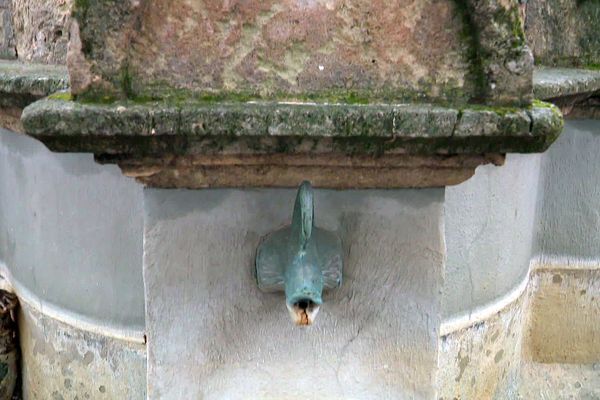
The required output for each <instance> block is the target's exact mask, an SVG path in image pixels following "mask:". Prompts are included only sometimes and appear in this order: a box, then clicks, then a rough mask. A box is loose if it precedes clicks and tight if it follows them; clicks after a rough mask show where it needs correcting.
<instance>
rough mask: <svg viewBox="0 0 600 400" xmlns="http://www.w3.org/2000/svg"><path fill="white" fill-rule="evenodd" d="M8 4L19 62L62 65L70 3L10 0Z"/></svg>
mask: <svg viewBox="0 0 600 400" xmlns="http://www.w3.org/2000/svg"><path fill="white" fill-rule="evenodd" d="M5 1H6V0H5ZM11 2H12V9H13V16H12V26H13V28H14V44H15V45H16V54H17V55H18V58H19V60H21V61H28V62H37V63H45V64H64V63H65V62H66V60H67V47H68V43H69V24H70V13H71V6H72V3H73V1H72V0H11ZM0 4H1V3H0Z"/></svg>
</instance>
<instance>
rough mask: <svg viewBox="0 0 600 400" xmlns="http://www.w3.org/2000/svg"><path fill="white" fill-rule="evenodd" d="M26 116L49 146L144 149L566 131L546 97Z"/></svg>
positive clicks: (243, 150)
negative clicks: (462, 105)
mask: <svg viewBox="0 0 600 400" xmlns="http://www.w3.org/2000/svg"><path fill="white" fill-rule="evenodd" d="M22 121H23V126H24V129H25V132H26V133H27V134H29V135H31V136H33V137H36V138H39V139H40V140H42V141H43V142H44V143H46V144H47V145H48V146H49V147H50V148H51V149H52V150H56V151H88V152H93V153H95V154H97V155H99V154H100V155H101V154H112V155H114V154H120V153H127V154H130V155H138V156H151V155H163V154H164V153H165V152H169V153H173V154H177V155H190V154H273V153H287V154H294V153H307V152H310V153H311V154H326V153H331V152H341V153H343V154H348V155H361V154H362V155H365V154H367V155H382V154H424V155H432V154H444V155H445V154H482V153H506V152H540V151H544V150H545V149H546V148H547V147H548V146H549V145H550V143H552V141H553V140H554V139H555V138H556V137H557V136H558V134H559V133H560V131H561V129H562V118H561V115H560V113H559V111H558V109H557V108H555V107H554V106H551V105H549V104H545V103H540V104H538V105H536V106H533V107H530V108H527V109H507V108H496V109H491V108H484V107H479V106H477V107H476V106H474V107H472V108H466V109H454V108H445V107H440V106H433V105H426V104H423V105H416V104H412V105H402V104H399V105H388V104H374V105H348V104H315V103H257V102H248V103H212V104H211V103H190V104H183V105H173V104H165V103H147V104H134V103H115V104H109V105H106V104H85V103H78V102H73V101H66V100H58V99H45V100H41V101H38V102H36V103H34V104H32V105H30V106H28V107H27V108H26V109H25V110H24V112H23V116H22ZM136 144H137V146H136ZM132 146H133V147H132Z"/></svg>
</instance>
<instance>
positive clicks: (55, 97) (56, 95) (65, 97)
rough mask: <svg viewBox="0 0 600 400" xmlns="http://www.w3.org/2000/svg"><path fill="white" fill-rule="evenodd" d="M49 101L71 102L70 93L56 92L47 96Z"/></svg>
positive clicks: (71, 96)
mask: <svg viewBox="0 0 600 400" xmlns="http://www.w3.org/2000/svg"><path fill="white" fill-rule="evenodd" d="M48 99H50V100H61V101H73V95H72V94H71V92H56V93H52V94H51V95H50V96H48Z"/></svg>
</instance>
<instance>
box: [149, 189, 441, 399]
mask: <svg viewBox="0 0 600 400" xmlns="http://www.w3.org/2000/svg"><path fill="white" fill-rule="evenodd" d="M294 195H295V191H293V190H275V189H272V190H249V189H247V190H199V191H175V190H150V189H148V190H145V191H144V198H145V210H146V224H145V241H144V279H145V287H146V301H147V306H146V307H147V318H146V321H147V330H148V396H149V399H162V400H166V399H199V398H201V399H204V400H210V399H230V400H234V399H249V398H260V399H278V400H284V399H307V398H308V399H316V398H323V399H432V398H434V396H435V389H434V387H435V382H434V377H435V370H436V364H437V340H438V335H439V324H440V304H439V302H440V297H441V290H442V281H443V268H444V258H445V257H444V254H445V246H444V232H443V200H444V191H443V190H442V189H431V190H396V191H342V192H336V191H317V192H316V199H315V207H316V210H315V211H316V222H317V225H319V226H322V227H324V228H327V229H331V230H335V231H337V232H338V234H339V235H340V236H341V239H342V242H343V246H344V251H345V254H344V261H345V271H344V283H343V285H342V287H341V288H340V289H338V290H336V291H335V292H332V293H329V294H327V295H325V296H324V301H325V303H324V305H323V307H322V310H321V311H320V313H319V316H318V318H317V320H316V325H315V326H312V327H310V328H308V329H305V328H304V329H303V328H300V327H296V326H294V325H292V323H291V321H290V318H289V316H288V313H287V310H286V308H285V305H284V296H283V294H282V293H281V294H265V293H262V292H260V291H259V290H258V288H257V285H256V281H255V277H254V276H253V268H254V266H253V263H254V257H255V251H256V247H257V246H258V244H259V241H260V239H261V237H262V236H264V235H265V234H267V233H268V232H271V231H273V230H275V229H277V228H279V227H281V226H283V225H284V224H286V223H289V220H290V217H291V211H292V204H293V200H294Z"/></svg>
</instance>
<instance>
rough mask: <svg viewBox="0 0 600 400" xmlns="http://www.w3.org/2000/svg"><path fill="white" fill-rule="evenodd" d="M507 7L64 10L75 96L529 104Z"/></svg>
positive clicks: (349, 4) (287, 3)
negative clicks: (181, 94) (179, 93)
mask: <svg viewBox="0 0 600 400" xmlns="http://www.w3.org/2000/svg"><path fill="white" fill-rule="evenodd" d="M518 10H519V9H518V4H517V3H516V1H513V0H485V1H478V0H477V1H476V0H455V1H451V0H446V1H434V0H418V1H417V0H394V1H375V2H372V1H364V0H352V1H341V0H311V1H292V0H268V1H256V0H252V1H226V2H222V1H217V0H207V1H204V2H202V3H198V2H194V1H190V0H176V1H171V0H154V1H149V0H138V1H123V2H105V1H81V2H76V3H75V8H74V12H73V16H74V19H75V21H76V23H74V24H73V25H72V29H71V38H72V40H71V46H70V49H69V57H68V59H69V70H70V73H71V78H72V82H73V92H74V94H76V95H79V96H87V97H98V96H100V97H102V96H105V95H109V96H116V97H135V96H148V95H150V96H159V97H163V96H164V95H165V94H167V93H170V92H173V91H174V90H183V91H188V92H189V91H191V92H204V93H220V94H225V95H227V96H232V95H233V96H235V95H239V94H245V95H250V96H252V97H262V98H264V97H269V98H274V97H275V98H279V99H282V98H285V99H304V98H306V96H314V97H322V98H337V97H340V96H341V97H346V96H350V97H353V96H355V97H358V98H362V97H366V98H369V99H372V100H384V101H388V102H389V101H394V100H396V101H397V100H400V99H403V100H406V99H408V100H431V99H437V100H445V101H451V102H465V101H468V100H471V99H478V100H481V101H487V102H491V103H503V104H527V103H529V102H530V101H531V71H532V62H533V61H532V57H531V53H530V52H529V50H528V49H527V47H526V46H525V43H524V36H523V31H522V28H521V22H520V20H519V11H518Z"/></svg>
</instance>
